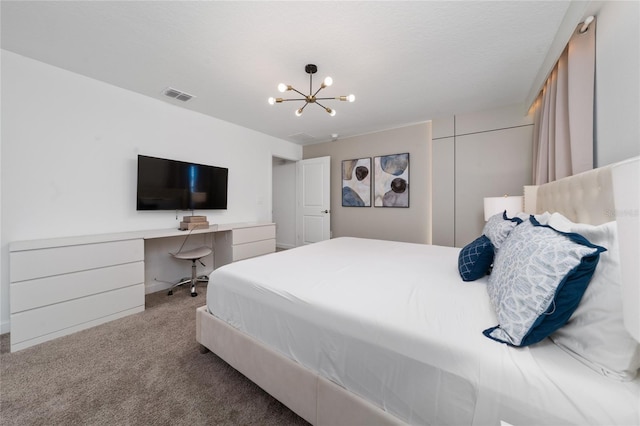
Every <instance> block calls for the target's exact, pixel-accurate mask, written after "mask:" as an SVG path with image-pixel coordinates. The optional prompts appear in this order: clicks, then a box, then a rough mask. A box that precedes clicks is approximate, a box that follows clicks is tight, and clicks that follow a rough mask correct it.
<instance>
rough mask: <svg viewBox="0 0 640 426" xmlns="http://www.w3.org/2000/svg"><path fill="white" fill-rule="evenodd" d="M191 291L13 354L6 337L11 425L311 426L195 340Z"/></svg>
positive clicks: (153, 299) (1, 381)
mask: <svg viewBox="0 0 640 426" xmlns="http://www.w3.org/2000/svg"><path fill="white" fill-rule="evenodd" d="M198 293H199V294H198V296H197V297H190V295H189V289H188V288H184V289H179V290H177V291H176V292H175V294H174V295H173V296H167V295H166V293H165V292H160V293H154V294H150V295H147V297H146V310H145V311H144V312H141V313H139V314H135V315H131V316H129V317H126V318H122V319H119V320H116V321H112V322H110V323H107V324H103V325H100V326H98V327H94V328H91V329H89V330H84V331H80V332H78V333H75V334H72V335H69V336H65V337H61V338H58V339H55V340H52V341H50V342H46V343H42V344H40V345H36V346H33V347H31V348H27V349H24V350H22V351H18V352H15V353H9V335H3V336H1V337H0V424H2V425H182V424H184V425H307V424H308V423H306V422H305V421H304V420H303V419H301V418H300V417H298V416H297V415H296V414H294V413H293V412H292V411H290V410H289V409H288V408H286V407H285V406H283V405H282V404H281V403H279V402H278V401H276V400H275V399H273V398H272V397H271V396H270V395H268V394H267V393H265V392H264V391H263V390H262V389H260V388H259V387H258V386H256V385H255V384H253V383H252V382H251V381H249V380H248V379H247V378H245V377H244V376H243V375H241V374H240V373H238V372H237V371H236V370H234V369H233V368H231V367H230V366H229V365H227V364H226V363H225V362H224V361H222V360H221V359H220V358H218V357H217V356H216V355H214V354H212V353H211V352H209V353H206V354H202V353H200V351H199V349H200V345H199V344H198V343H197V342H196V340H195V310H196V308H197V307H198V306H202V305H204V303H205V296H206V289H205V288H199V290H198Z"/></svg>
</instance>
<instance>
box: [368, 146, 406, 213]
mask: <svg viewBox="0 0 640 426" xmlns="http://www.w3.org/2000/svg"><path fill="white" fill-rule="evenodd" d="M373 170H374V177H373V181H374V185H375V191H374V204H373V205H374V206H375V207H409V153H405V154H392V155H384V156H380V157H374V164H373Z"/></svg>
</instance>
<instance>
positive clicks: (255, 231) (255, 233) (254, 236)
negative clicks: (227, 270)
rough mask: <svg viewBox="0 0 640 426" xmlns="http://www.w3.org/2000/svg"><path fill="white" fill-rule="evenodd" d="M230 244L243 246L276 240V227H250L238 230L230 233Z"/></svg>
mask: <svg viewBox="0 0 640 426" xmlns="http://www.w3.org/2000/svg"><path fill="white" fill-rule="evenodd" d="M232 234H233V241H232V244H234V245H235V244H245V243H250V242H253V241H261V240H270V239H274V238H276V226H275V225H273V224H271V225H264V226H252V227H250V228H239V229H234V230H233V231H232Z"/></svg>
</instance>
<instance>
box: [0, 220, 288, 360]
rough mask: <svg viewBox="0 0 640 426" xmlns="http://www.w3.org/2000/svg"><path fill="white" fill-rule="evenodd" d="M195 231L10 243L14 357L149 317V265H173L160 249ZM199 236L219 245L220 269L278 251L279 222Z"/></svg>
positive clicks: (216, 251) (245, 225)
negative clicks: (112, 324)
mask: <svg viewBox="0 0 640 426" xmlns="http://www.w3.org/2000/svg"><path fill="white" fill-rule="evenodd" d="M188 232H189V231H180V230H178V229H154V230H141V231H132V232H121V233H113V234H102V235H83V236H75V237H63V238H50V239H43V240H30V241H15V242H12V243H11V244H9V276H10V282H11V283H10V307H11V351H12V352H14V351H16V350H20V349H24V348H27V347H29V346H33V345H35V344H38V343H41V342H45V341H47V340H51V339H54V338H56V337H60V336H64V335H67V334H71V333H73V332H76V331H79V330H83V329H86V328H89V327H93V326H95V325H98V324H102V323H105V322H108V321H112V320H115V319H118V318H121V317H124V316H127V315H131V314H134V313H137V312H141V311H143V310H144V295H145V292H148V291H145V288H146V287H150V286H149V285H148V284H147V285H145V280H146V279H147V280H149V278H146V277H145V275H149V271H150V269H149V266H153V264H167V262H166V259H167V258H168V257H169V255H168V251H171V250H167V251H164V250H163V251H161V252H154V250H153V249H152V248H153V246H154V244H155V243H157V242H159V243H160V244H162V241H163V240H166V241H167V242H168V243H171V238H173V237H185V236H187V234H188ZM198 234H204V235H203V237H204V236H209V237H210V238H211V239H212V244H213V245H214V255H215V267H216V268H217V267H220V266H222V265H224V264H226V263H230V262H234V261H236V260H240V259H244V258H248V257H253V256H257V255H261V254H266V253H271V252H273V251H275V224H273V223H234V224H221V225H217V226H216V225H213V226H210V227H209V228H208V229H196V230H193V231H192V232H191V235H198ZM171 244H173V243H171ZM156 245H157V244H156ZM174 245H175V244H174ZM148 246H150V247H151V248H150V247H148ZM176 249H177V247H174V246H172V250H176ZM147 264H149V265H147ZM188 266H189V267H190V265H188ZM164 288H168V285H165V286H164ZM159 289H160V290H161V289H163V288H159Z"/></svg>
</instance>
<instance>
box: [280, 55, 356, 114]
mask: <svg viewBox="0 0 640 426" xmlns="http://www.w3.org/2000/svg"><path fill="white" fill-rule="evenodd" d="M304 70H305V72H306V73H307V74H309V94H308V95H305V94H304V93H302V92H301V91H299V90H298V89H296V88H294V87H293V86H290V85H287V84H284V83H280V84H279V85H278V90H279V91H280V92H282V93H284V92H287V91H289V90H293V91H294V92H296V93H298V94H299V95H300V96H302V98H291V99H284V98H269V103H270V104H271V105H273V104H279V103H282V102H288V101H304V105H303V106H302V107H300V108H298V109H297V110H296V116H298V117H300V116H301V115H302V112H303V111H304V109H305V108H306V107H307V105H309V104H316V105H318V106H319V107H321V108H322V109H324V110H325V111H327V112H328V113H329V115H330V116H332V117H333V116H334V115H336V110H335V109H332V108H328V107H326V106H324V105H322V104H321V103H320V102H318V101H326V100H331V99H333V100H338V101H349V102H353V101H355V100H356V97H355V96H354V95H348V96H336V97H330V98H318V97H317V96H316V95H317V94H318V93H319V92H320V91H321V90H322V89H324V88H325V87H329V86H331V85H332V84H333V79H332V78H331V77H327V78H325V79H324V80H323V81H322V84H320V88H318V90H316V91H315V92H313V74H315V73H316V72H317V71H318V67H317V66H315V65H314V64H307V65H306V66H305V67H304Z"/></svg>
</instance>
